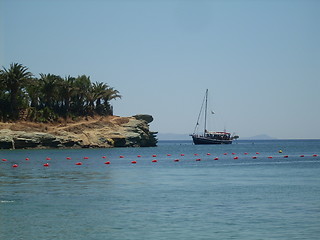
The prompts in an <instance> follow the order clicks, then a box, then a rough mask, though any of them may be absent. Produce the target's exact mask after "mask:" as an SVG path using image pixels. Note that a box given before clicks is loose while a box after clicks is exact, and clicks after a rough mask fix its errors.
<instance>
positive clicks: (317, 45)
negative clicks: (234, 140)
mask: <svg viewBox="0 0 320 240" xmlns="http://www.w3.org/2000/svg"><path fill="white" fill-rule="evenodd" d="M319 13H320V1H318V0H314V1H312V0H301V1H295V0H292V1H290V0H287V1H284V0H278V1H276V0H269V1H267V0H265V1H263V0H256V1H254V0H238V1H236V0H234V1H228V0H226V1H222V0H221V1H214V0H212V1H205V0H199V1H197V0H194V1H192V0H189V1H188V0H186V1H182V0H181V1H180V0H173V1H169V0H149V1H147V0H144V1H134V0H131V1H129V0H127V1H124V0H117V1H116V0H114V1H102V0H100V1H99V0H82V1H80V0H78V1H77V0H55V1H53V0H52V1H50V0H38V1H36V0H20V1H19V0H0V21H1V22H0V24H1V25H0V27H1V28H0V43H1V44H0V65H1V66H5V67H9V65H10V63H12V62H18V63H21V64H23V65H25V66H27V67H28V68H29V70H30V71H31V72H32V73H34V74H35V75H36V76H38V74H39V73H52V74H58V75H61V76H66V75H72V76H78V75H81V74H86V75H89V76H90V77H91V80H92V81H99V82H102V81H103V82H106V83H107V84H109V85H110V86H112V87H114V88H115V89H117V90H119V91H120V93H121V94H122V95H123V98H122V99H118V100H116V101H114V102H113V105H114V113H115V115H121V116H131V115H134V114H138V113H147V114H151V115H153V117H154V122H153V123H152V124H151V130H154V131H159V132H161V133H185V134H189V133H192V131H193V129H194V126H195V123H196V120H197V115H198V113H199V110H200V105H201V102H202V99H203V96H204V93H205V89H206V88H208V89H209V91H210V102H211V107H212V110H213V111H214V112H215V113H216V114H215V115H214V119H213V122H212V123H211V125H210V126H211V127H212V128H213V129H212V130H223V128H226V129H227V130H228V131H230V132H236V133H237V134H239V135H240V137H250V136H254V135H258V134H268V135H270V136H272V137H276V138H320V14H319Z"/></svg>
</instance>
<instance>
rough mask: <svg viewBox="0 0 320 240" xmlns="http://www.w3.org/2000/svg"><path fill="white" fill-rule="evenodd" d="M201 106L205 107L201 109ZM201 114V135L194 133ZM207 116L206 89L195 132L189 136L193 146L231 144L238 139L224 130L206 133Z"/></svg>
mask: <svg viewBox="0 0 320 240" xmlns="http://www.w3.org/2000/svg"><path fill="white" fill-rule="evenodd" d="M203 105H205V106H204V107H203ZM203 108H204V109H203ZM203 113H204V131H203V133H202V134H198V133H196V131H197V129H198V126H199V119H200V117H201V115H202V114H203ZM212 113H213V112H212ZM207 116H208V89H207V90H206V94H205V98H204V102H203V103H202V106H201V109H200V114H199V117H198V120H197V124H196V127H195V130H194V132H193V134H191V135H190V136H191V137H192V140H193V143H194V144H231V143H232V141H233V140H235V139H237V138H239V136H233V135H231V133H228V132H226V130H224V131H222V132H210V131H208V130H207Z"/></svg>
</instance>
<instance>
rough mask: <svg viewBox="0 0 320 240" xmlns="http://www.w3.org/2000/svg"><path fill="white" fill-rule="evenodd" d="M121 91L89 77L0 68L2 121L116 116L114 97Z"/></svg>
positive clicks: (0, 115)
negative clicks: (33, 72)
mask: <svg viewBox="0 0 320 240" xmlns="http://www.w3.org/2000/svg"><path fill="white" fill-rule="evenodd" d="M117 98H121V95H120V94H119V91H117V90H115V89H114V88H112V87H110V86H108V85H107V84H105V83H102V82H91V80H90V77H89V76H86V75H81V76H78V77H72V76H67V77H64V78H63V77H61V76H59V75H54V74H50V73H48V74H43V73H40V77H35V76H34V74H32V73H31V72H29V70H28V68H27V67H25V66H23V65H22V64H18V63H12V64H10V67H9V68H8V69H7V68H5V67H3V68H2V69H1V70H0V121H3V122H6V121H17V120H28V121H34V122H55V121H57V120H58V119H60V118H65V119H66V118H77V117H82V116H94V115H101V116H108V115H113V108H112V105H111V104H110V101H111V100H112V99H117Z"/></svg>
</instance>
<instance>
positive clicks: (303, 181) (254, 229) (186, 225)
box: [0, 140, 320, 240]
mask: <svg viewBox="0 0 320 240" xmlns="http://www.w3.org/2000/svg"><path fill="white" fill-rule="evenodd" d="M280 149H281V150H282V153H279V150H280ZM225 153H226V155H224V154H225ZM232 153H234V154H232ZM246 153H247V154H246ZM168 154H170V155H171V156H168ZM181 154H184V156H181ZM315 154H316V155H318V156H313V155H315ZM138 155H141V157H138ZM153 155H156V157H153ZM285 155H287V156H288V157H287V158H285V157H284V156H285ZM301 155H304V157H303V156H301ZM104 156H106V159H105V158H103V157H104ZM120 156H123V158H120ZM235 156H237V157H238V159H234V157H235ZM253 156H256V157H257V159H252V157H253ZM47 157H49V158H51V160H46V158H47ZM67 157H70V158H71V159H69V160H68V159H66V158H67ZM84 157H87V158H88V159H84ZM216 157H218V158H219V160H214V158H216ZM271 157H272V158H271ZM26 158H29V160H25V159H26ZM2 159H6V160H7V161H1V160H2ZM154 159H156V160H157V162H152V160H154ZM175 159H179V162H175V161H174V160H175ZM197 159H198V161H196V160H197ZM199 160H200V161H199ZM106 161H110V164H108V165H107V164H104V163H105V162H106ZM131 161H136V162H137V163H136V164H132V163H131ZM77 162H82V165H76V164H75V163H77ZM45 163H49V167H44V166H43V164H45ZM13 164H17V165H18V167H16V168H14V167H12V166H13ZM319 236H320V140H269V141H240V140H239V141H237V142H236V143H235V144H232V145H198V146H195V145H192V144H191V142H190V141H163V142H160V143H159V145H158V147H155V148H115V149H80V150H14V151H10V150H2V151H0V239H5V240H11V239H12V240H19V239H23V240H47V239H60V240H67V239H68V240H70V239H77V240H88V239H97V240H100V239H101V240H106V239H107V240H108V239H114V240H117V239H119V240H125V239H128V240H129V239H130V240H131V239H139V240H140V239H155V240H160V239H171V240H174V239H184V240H185V239H190V240H191V239H192V240H194V239H246V240H251V239H252V240H257V239H281V240H284V239H290V240H292V239H299V240H302V239H308V240H310V239H320V237H319Z"/></svg>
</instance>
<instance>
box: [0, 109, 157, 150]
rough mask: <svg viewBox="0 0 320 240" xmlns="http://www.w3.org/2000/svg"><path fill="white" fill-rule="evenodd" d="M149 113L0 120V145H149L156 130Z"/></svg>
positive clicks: (153, 142) (104, 146)
mask: <svg viewBox="0 0 320 240" xmlns="http://www.w3.org/2000/svg"><path fill="white" fill-rule="evenodd" d="M152 121H153V118H152V116H150V115H142V114H141V115H135V116H132V117H118V116H108V117H99V118H87V119H83V120H79V121H75V122H68V123H59V124H57V123H56V124H44V123H33V122H18V123H0V149H12V148H14V149H21V148H108V147H153V146H156V144H157V139H156V134H157V132H151V131H150V130H149V123H150V122H152Z"/></svg>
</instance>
